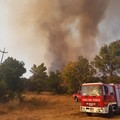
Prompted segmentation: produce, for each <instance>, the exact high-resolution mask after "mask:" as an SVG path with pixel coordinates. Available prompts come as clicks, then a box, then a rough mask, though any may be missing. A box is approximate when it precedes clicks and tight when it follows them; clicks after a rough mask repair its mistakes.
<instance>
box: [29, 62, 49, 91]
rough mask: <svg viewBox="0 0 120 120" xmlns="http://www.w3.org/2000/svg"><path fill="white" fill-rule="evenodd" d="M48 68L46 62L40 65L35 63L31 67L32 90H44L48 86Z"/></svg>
mask: <svg viewBox="0 0 120 120" xmlns="http://www.w3.org/2000/svg"><path fill="white" fill-rule="evenodd" d="M46 70H47V68H46V67H45V66H44V63H42V64H41V65H39V66H36V65H33V67H32V68H31V72H32V74H33V75H32V76H31V77H30V82H31V84H32V85H31V90H32V91H37V92H38V93H39V92H41V91H44V89H45V86H46V85H45V81H46V79H47V73H46Z"/></svg>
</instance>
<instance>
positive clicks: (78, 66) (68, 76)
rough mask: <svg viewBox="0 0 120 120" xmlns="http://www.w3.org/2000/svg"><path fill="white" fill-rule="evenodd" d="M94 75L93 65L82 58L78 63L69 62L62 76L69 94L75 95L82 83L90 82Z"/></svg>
mask: <svg viewBox="0 0 120 120" xmlns="http://www.w3.org/2000/svg"><path fill="white" fill-rule="evenodd" d="M94 74H95V69H93V67H92V65H91V64H90V63H89V62H88V60H87V59H86V58H83V57H82V56H80V57H79V58H78V61H76V62H69V63H68V64H67V65H66V66H65V68H64V69H63V71H62V74H61V76H62V78H63V80H64V83H65V86H67V89H68V93H74V92H76V91H78V90H79V89H80V86H81V84H82V83H84V82H89V81H90V80H91V79H92V78H93V75H94Z"/></svg>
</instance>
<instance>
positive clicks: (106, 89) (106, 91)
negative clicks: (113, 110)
mask: <svg viewBox="0 0 120 120" xmlns="http://www.w3.org/2000/svg"><path fill="white" fill-rule="evenodd" d="M104 89H105V94H106V95H107V94H108V87H107V86H104Z"/></svg>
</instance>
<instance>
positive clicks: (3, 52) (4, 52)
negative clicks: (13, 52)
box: [0, 48, 8, 64]
mask: <svg viewBox="0 0 120 120" xmlns="http://www.w3.org/2000/svg"><path fill="white" fill-rule="evenodd" d="M0 52H1V53H2V57H1V64H2V61H3V57H4V54H7V53H8V52H6V51H5V48H4V50H3V51H2V50H0Z"/></svg>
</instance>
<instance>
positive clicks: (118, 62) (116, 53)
mask: <svg viewBox="0 0 120 120" xmlns="http://www.w3.org/2000/svg"><path fill="white" fill-rule="evenodd" d="M94 64H95V67H96V68H98V70H99V72H100V73H101V74H102V75H103V76H104V78H105V79H108V78H110V79H111V78H113V77H114V76H116V75H118V74H120V40H117V41H114V42H112V43H110V44H109V45H104V46H103V47H102V48H101V49H100V52H99V55H97V56H96V57H95V58H94ZM111 80H112V79H111Z"/></svg>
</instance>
